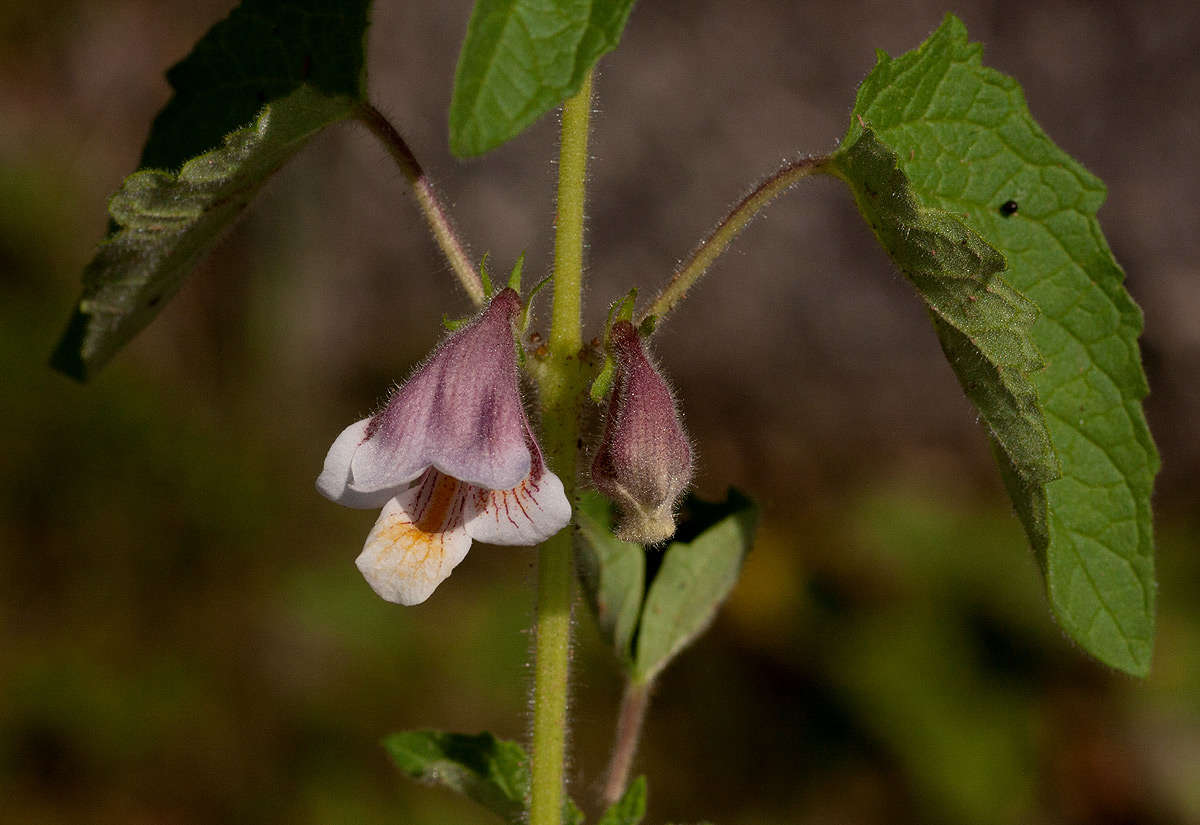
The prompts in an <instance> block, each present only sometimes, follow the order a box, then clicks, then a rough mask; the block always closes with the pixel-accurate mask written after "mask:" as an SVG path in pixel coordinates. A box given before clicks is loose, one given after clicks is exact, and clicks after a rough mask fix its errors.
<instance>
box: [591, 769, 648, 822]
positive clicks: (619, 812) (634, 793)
mask: <svg viewBox="0 0 1200 825" xmlns="http://www.w3.org/2000/svg"><path fill="white" fill-rule="evenodd" d="M645 815H646V777H644V776H639V777H638V778H637V779H635V780H633V782H631V783H630V785H629V787H628V788H626V789H625V793H624V794H622V795H621V798H620V799H618V800H617V802H616V804H614V805H613V806H612V807H611V808H609V809H608V810H607V811H605V812H604V816H602V817H600V822H599V823H598V825H639V823H640V822H641V821H642V818H643V817H644V816H645Z"/></svg>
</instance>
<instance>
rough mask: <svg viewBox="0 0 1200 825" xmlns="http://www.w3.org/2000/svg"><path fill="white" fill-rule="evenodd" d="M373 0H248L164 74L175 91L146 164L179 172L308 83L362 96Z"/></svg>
mask: <svg viewBox="0 0 1200 825" xmlns="http://www.w3.org/2000/svg"><path fill="white" fill-rule="evenodd" d="M369 7H370V2H369V0H243V2H242V3H241V4H240V5H239V6H238V7H237V8H235V9H234V10H233V12H232V13H230V15H229V17H227V18H226V19H224V20H222V21H221V22H220V23H217V24H216V25H215V26H213V27H212V28H211V29H209V30H208V33H206V34H205V35H204V37H203V38H201V39H200V41H199V42H198V43H196V46H195V47H194V48H193V49H192V52H191V54H189V55H188V56H187V57H185V58H184V59H183V60H182V61H180V62H179V63H177V64H175V65H174V66H172V67H171V69H170V70H169V71H168V72H167V81H168V82H169V83H170V84H171V88H172V89H174V90H175V94H174V96H173V97H172V98H171V99H170V100H169V101H167V105H166V107H165V108H163V110H162V111H161V112H160V113H159V114H158V117H156V118H155V120H154V126H153V127H152V128H151V129H150V136H149V137H148V138H147V140H146V147H145V149H143V150H142V160H141V163H140V164H138V167H139V168H141V169H169V170H176V169H179V168H180V167H181V166H182V165H183V164H184V163H185V162H186V161H188V160H189V159H191V158H194V157H196V156H197V155H199V154H201V153H203V152H207V151H208V150H210V149H216V148H218V147H219V146H220V145H221V142H222V139H223V138H224V137H225V136H226V135H227V134H229V133H230V132H232V131H234V130H235V129H240V128H242V127H244V126H246V125H247V124H249V123H253V122H254V120H255V119H256V118H257V116H258V114H259V111H260V110H261V109H262V107H263V106H264V105H266V104H267V103H270V102H271V101H273V100H279V99H281V98H285V97H287V96H288V95H290V94H291V93H292V92H294V91H296V90H297V89H299V88H300V87H301V86H302V85H306V86H308V87H310V88H312V89H314V90H316V91H318V92H321V93H323V94H324V95H326V96H328V97H334V98H348V99H351V100H363V99H365V96H366V94H365V90H366V62H365V55H364V49H365V46H366V43H365V38H366V32H367V10H368V8H369Z"/></svg>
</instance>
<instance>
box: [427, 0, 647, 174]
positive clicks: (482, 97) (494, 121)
mask: <svg viewBox="0 0 1200 825" xmlns="http://www.w3.org/2000/svg"><path fill="white" fill-rule="evenodd" d="M632 8H633V0H477V2H476V3H475V9H474V11H472V12H471V22H470V23H469V24H468V26H467V37H466V41H465V42H464V43H463V47H462V52H461V53H460V54H459V57H458V69H457V71H456V72H455V76H454V95H453V97H452V99H451V101H450V148H451V150H452V151H453V152H454V154H456V155H458V156H459V157H472V156H475V155H481V154H483V153H484V152H487V151H489V150H490V149H494V148H496V147H497V146H499V145H500V144H502V143H504V142H505V141H507V140H510V139H511V138H513V137H515V136H516V135H518V134H520V133H521V132H522V131H523V130H524V129H525V128H526V127H528V126H529V125H530V124H531V123H533V122H534V121H535V120H537V119H538V118H539V117H541V116H542V115H543V114H545V113H546V112H548V111H550V110H551V109H553V108H554V107H555V106H557V105H558V104H559V103H561V102H562V101H564V100H566V99H567V98H568V97H570V96H571V95H573V94H575V93H576V92H577V91H579V87H580V86H581V85H582V83H583V78H584V77H585V76H586V74H587V72H588V70H589V69H591V68H592V65H593V64H594V63H595V62H596V60H598V59H599V58H600V56H601V55H603V54H605V53H607V52H610V51H612V50H613V49H615V48H616V46H617V43H618V42H619V41H620V39H621V32H622V31H623V30H624V28H625V22H626V20H628V19H629V12H630V10H631V9H632Z"/></svg>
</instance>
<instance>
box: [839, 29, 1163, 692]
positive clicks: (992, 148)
mask: <svg viewBox="0 0 1200 825" xmlns="http://www.w3.org/2000/svg"><path fill="white" fill-rule="evenodd" d="M863 141H867V143H866V144H864V143H862V142H863ZM872 143H878V144H879V145H880V146H882V147H886V151H887V152H888V153H890V155H892V156H894V157H895V158H896V166H897V173H898V174H897V176H895V180H900V179H901V177H902V178H903V180H905V181H907V182H908V185H909V186H910V187H911V192H912V197H913V198H914V199H915V201H916V204H917V206H918V208H919V209H922V210H938V211H940V212H941V213H942V214H943V215H950V216H959V217H961V219H962V221H963V224H964V226H969V227H970V229H971V230H972V234H975V233H978V236H981V237H982V238H986V240H987V243H988V244H989V245H990V246H992V247H994V248H995V249H997V250H999V251H1000V252H1001V253H1003V255H1004V258H1005V259H1006V261H1007V264H1008V268H1007V269H1006V270H1005V272H1004V276H1003V280H1001V279H1000V278H998V277H996V276H994V275H993V276H992V277H991V278H990V279H988V276H987V269H988V268H985V269H983V270H980V271H979V272H977V273H973V274H972V278H970V279H968V282H970V281H974V280H978V279H980V278H983V279H984V280H985V281H986V283H987V284H988V286H989V291H990V292H997V291H998V295H997V297H998V298H1000V299H1001V301H1002V304H1003V305H1008V308H1006V307H1005V306H1003V305H999V306H997V309H1000V310H1002V311H1003V312H1010V313H1011V315H1012V318H1013V324H1012V330H1011V336H1010V343H1008V344H1007V345H1004V346H1005V347H1006V348H1007V349H1008V350H1009V351H1010V352H1011V353H1012V354H1013V355H1014V356H1015V357H1014V358H1012V359H1009V360H1008V363H1009V364H1010V365H1011V366H1009V367H1005V366H1004V364H1005V361H1003V360H1001V361H995V362H994V363H996V364H997V368H996V369H995V372H996V376H994V378H998V379H999V381H996V380H994V379H993V380H991V381H990V382H988V383H983V384H977V385H976V387H975V388H974V389H972V388H971V387H970V386H969V385H968V387H967V389H968V395H971V393H972V392H975V393H976V396H972V400H973V401H975V403H976V404H978V405H980V409H981V412H982V413H983V415H984V418H985V420H986V421H987V423H988V425H989V428H990V429H991V431H992V434H993V438H994V439H995V442H996V445H997V447H996V452H997V457H998V459H999V460H1000V465H1001V471H1002V476H1003V478H1004V481H1005V485H1006V486H1007V488H1008V490H1009V493H1010V495H1011V496H1012V498H1013V502H1014V505H1015V509H1016V511H1017V514H1018V515H1019V516H1020V518H1021V521H1022V523H1023V524H1024V526H1025V530H1026V533H1027V534H1028V536H1029V539H1030V542H1031V544H1032V545H1033V547H1034V550H1035V552H1036V553H1037V556H1038V559H1039V561H1040V563H1041V565H1042V569H1043V572H1044V573H1045V576H1046V584H1047V591H1048V593H1049V597H1050V603H1051V605H1052V607H1053V609H1054V612H1055V614H1056V615H1057V616H1058V619H1059V621H1060V622H1061V623H1062V626H1063V628H1064V629H1065V630H1066V631H1067V633H1069V634H1070V635H1071V637H1072V638H1074V639H1075V640H1076V641H1078V642H1079V643H1080V644H1081V645H1083V646H1084V648H1086V649H1087V650H1088V652H1090V653H1091V654H1092V655H1094V656H1095V657H1096V658H1098V659H1100V660H1101V661H1103V662H1106V663H1107V664H1109V665H1112V666H1113V667H1117V668H1120V669H1122V670H1125V671H1127V672H1129V673H1133V674H1136V675H1144V674H1145V673H1146V671H1147V669H1148V668H1149V666H1150V656H1151V651H1152V647H1153V637H1154V602H1155V583H1154V540H1153V529H1152V524H1151V514H1150V494H1151V490H1152V487H1153V482H1154V476H1155V474H1156V472H1157V471H1158V467H1159V459H1158V453H1157V450H1156V449H1155V447H1154V443H1153V441H1152V440H1151V437H1150V432H1149V429H1148V428H1147V426H1146V421H1145V416H1144V414H1143V411H1142V405H1141V402H1142V399H1143V398H1144V397H1145V395H1146V392H1147V385H1146V378H1145V374H1144V373H1143V371H1142V365H1141V359H1140V357H1139V352H1138V344H1137V339H1138V335H1139V334H1140V333H1141V330H1142V314H1141V311H1140V310H1139V309H1138V307H1137V305H1136V304H1135V303H1134V302H1133V300H1132V299H1131V298H1130V296H1129V294H1128V293H1127V292H1126V291H1125V288H1124V287H1123V285H1122V281H1123V280H1124V273H1122V271H1121V268H1120V267H1119V266H1118V265H1117V263H1116V261H1115V260H1114V259H1113V256H1112V253H1111V251H1110V250H1109V248H1108V244H1107V243H1106V241H1105V239H1104V235H1103V233H1102V232H1101V230H1100V225H1099V223H1098V222H1097V220H1096V210H1097V209H1098V208H1099V207H1100V204H1101V203H1102V202H1103V200H1104V195H1105V189H1104V186H1103V184H1102V183H1101V182H1100V181H1099V180H1097V179H1096V178H1095V177H1093V176H1092V175H1091V174H1089V173H1088V172H1087V170H1085V169H1084V168H1083V167H1082V166H1081V165H1080V164H1079V163H1077V162H1076V161H1075V160H1073V159H1072V158H1071V157H1070V156H1069V155H1067V154H1066V153H1065V152H1063V151H1062V150H1061V149H1059V148H1058V147H1057V146H1055V145H1054V143H1053V142H1052V141H1051V140H1050V138H1049V137H1047V136H1046V134H1045V133H1044V132H1043V131H1042V130H1041V128H1040V127H1039V126H1038V125H1037V123H1036V122H1034V120H1033V117H1032V115H1031V114H1030V112H1029V109H1028V107H1027V106H1026V103H1025V99H1024V95H1023V93H1022V91H1021V88H1020V86H1019V84H1018V83H1017V82H1016V81H1015V80H1013V79H1012V78H1010V77H1006V76H1005V75H1002V74H1000V73H998V72H996V71H994V70H992V69H987V68H984V67H983V65H982V63H981V58H980V47H979V45H978V44H973V43H970V42H969V41H968V40H967V33H966V29H965V27H964V26H963V24H962V23H961V22H960V21H959V20H957V19H956V18H954V17H953V16H947V18H946V20H945V22H944V23H943V24H942V26H941V27H940V28H939V29H938V30H937V31H936V32H934V34H933V35H932V36H930V38H929V39H928V40H927V41H926V42H925V43H924V44H922V45H921V46H920V47H919V48H917V49H915V50H914V51H912V52H909V53H907V54H905V55H903V56H901V57H899V58H896V59H892V58H890V57H888V56H887V55H886V54H882V53H880V55H879V59H878V62H877V64H876V66H875V68H874V70H873V71H872V72H871V74H870V75H869V76H868V77H867V79H866V80H865V81H864V82H863V84H862V87H861V88H860V89H859V93H858V98H857V101H856V103H855V106H854V116H853V117H852V119H851V125H850V131H849V134H848V135H847V137H846V140H845V141H844V146H845V147H847V148H846V149H845V150H843V154H842V155H841V157H842V159H843V165H844V161H846V160H848V159H849V158H850V157H851V156H852V155H853V153H854V152H856V151H859V147H862V148H866V147H868V146H870V145H871V144H872ZM877 194H878V195H879V196H880V197H888V196H890V194H891V193H890V192H887V191H881V192H877ZM864 196H865V197H866V199H867V200H866V201H864ZM856 198H857V200H858V201H859V204H860V207H864V208H863V211H864V214H866V215H868V218H870V216H871V214H873V211H877V210H875V208H873V207H869V206H865V204H869V203H870V202H871V199H872V196H871V195H870V194H869V193H865V190H863V191H862V192H858V191H856ZM876 232H877V233H880V229H879V228H878V227H877V228H876ZM965 237H967V239H968V246H969V245H970V236H965ZM881 240H884V245H885V246H888V241H887V240H886V239H885V238H884V236H883V234H882V233H881ZM930 249H931V255H932V253H933V252H936V254H937V255H942V254H943V253H945V252H950V251H951V250H948V249H944V248H943V247H941V246H931V247H930ZM900 265H901V267H902V268H905V267H906V266H907V264H906V263H903V262H901V263H900ZM906 271H907V270H906ZM943 280H944V281H949V280H950V278H943ZM999 284H1003V286H1002V287H1001V286H998V285H999ZM918 288H921V285H918ZM939 288H940V289H942V290H944V291H946V296H945V297H946V298H952V296H953V294H954V293H953V292H952V290H954V289H958V290H961V289H962V287H961V286H959V285H957V284H940V285H939ZM1018 293H1019V294H1018ZM972 294H973V295H974V297H975V298H976V299H977V301H976V302H974V304H972V306H971V307H968V308H967V309H970V310H972V311H975V312H981V311H982V310H981V309H980V308H978V307H977V306H976V305H977V304H978V303H979V302H980V301H981V300H983V296H982V295H979V294H975V293H972ZM1021 296H1023V299H1025V300H1028V301H1031V302H1032V303H1033V304H1034V305H1036V308H1037V317H1036V319H1035V320H1034V321H1033V323H1032V326H1031V327H1030V329H1029V337H1030V340H1032V342H1033V344H1034V346H1035V347H1036V352H1037V355H1039V356H1040V358H1041V360H1042V362H1043V363H1044V365H1045V366H1044V368H1042V369H1041V370H1039V371H1033V372H1029V378H1030V379H1031V380H1032V384H1033V387H1034V390H1035V392H1036V400H1037V406H1038V408H1039V409H1040V413H1041V416H1042V417H1044V419H1045V424H1046V431H1047V432H1048V434H1049V438H1050V445H1051V447H1052V449H1053V452H1054V456H1055V458H1056V459H1057V461H1058V466H1059V473H1060V474H1059V475H1057V477H1055V476H1049V475H1048V474H1047V472H1046V470H1047V469H1048V468H1049V466H1050V465H1049V463H1048V462H1047V461H1043V460H1040V459H1039V456H1041V455H1042V454H1043V452H1042V450H1041V446H1040V437H1037V438H1034V437H1033V433H1034V431H1035V429H1036V427H1034V426H1033V425H1034V423H1035V422H1034V420H1033V418H1031V417H1030V416H1029V415H1028V414H1026V411H1025V409H1024V407H1023V405H1024V404H1025V403H1026V402H1025V399H1026V395H1025V392H1024V390H1023V388H1022V386H1021V384H1022V383H1023V382H1021V381H1016V382H1015V383H1014V381H1013V378H1014V368H1015V371H1016V372H1020V371H1021V365H1022V364H1025V365H1028V364H1031V363H1032V362H1031V360H1030V358H1029V357H1028V356H1029V354H1028V353H1026V352H1025V343H1024V341H1022V340H1021V335H1020V332H1019V330H1020V328H1021V327H1022V326H1023V324H1024V323H1025V318H1026V313H1025V311H1024V310H1023V309H1022V306H1023V303H1024V301H1023V299H1022V297H1021ZM987 300H989V301H993V302H994V301H995V298H992V297H989V298H988V299H987ZM934 315H935V324H936V325H937V326H938V334H939V337H940V338H941V340H942V345H943V348H944V349H945V350H946V352H947V355H948V356H949V357H950V359H951V363H952V364H954V366H955V369H956V370H957V371H958V372H959V374H960V377H962V376H963V375H964V374H966V375H984V374H986V373H987V370H988V365H989V364H991V363H993V360H994V359H993V360H989V359H987V358H985V357H982V356H984V355H985V345H986V340H985V339H984V338H982V337H981V336H979V335H975V334H973V333H972V332H971V331H970V330H969V329H967V328H965V327H962V326H960V325H958V324H956V323H954V322H953V321H951V320H948V319H947V318H946V317H945V315H944V314H943V313H939V312H938V311H937V310H934ZM972 339H974V340H972ZM998 340H999V343H1001V344H1003V340H1002V339H998ZM968 380H972V379H968ZM981 394H982V397H977V396H980V395H981ZM997 404H998V406H997ZM988 408H993V409H994V410H998V412H999V414H997V412H996V411H993V412H987V411H986V410H987V409H988ZM1001 425H1003V426H1002V427H1001ZM1013 425H1016V426H1017V431H1025V432H1026V436H1025V437H1023V438H1022V439H1014V438H1012V437H1011V436H999V435H997V433H998V432H1000V431H1001V429H1004V430H1010V429H1011V427H1012V426H1013Z"/></svg>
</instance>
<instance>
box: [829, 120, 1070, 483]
mask: <svg viewBox="0 0 1200 825" xmlns="http://www.w3.org/2000/svg"><path fill="white" fill-rule="evenodd" d="M898 163H899V158H898V157H897V156H896V153H895V152H893V151H892V150H891V149H890V148H888V147H887V146H885V145H884V144H882V143H880V142H879V141H878V140H877V139H876V136H875V133H874V132H872V131H871V129H869V128H864V129H862V130H861V132H860V134H859V135H858V138H857V139H856V140H855V141H854V142H853V143H848V144H846V145H845V146H844V147H843V148H842V149H841V150H839V151H838V152H837V154H836V155H834V164H835V169H836V170H837V173H838V174H839V176H840V177H842V178H843V179H844V180H845V181H846V182H847V183H848V184H849V185H850V188H851V191H852V192H853V193H854V197H855V200H856V201H857V203H858V208H859V211H861V212H862V214H863V217H864V218H866V219H867V222H868V223H869V224H870V225H871V228H872V229H873V230H874V231H875V235H876V237H878V238H879V241H880V243H882V244H883V247H884V249H886V250H887V252H888V254H889V255H890V256H891V257H892V260H893V261H894V262H895V264H896V266H897V267H899V269H900V271H901V272H903V273H904V274H905V276H906V277H907V278H908V280H909V281H910V282H911V283H912V284H913V286H915V287H916V289H917V292H918V294H919V295H920V296H921V298H922V299H923V300H924V301H925V303H926V305H927V306H928V308H929V313H930V316H931V317H932V318H933V324H934V328H935V329H936V331H937V334H938V338H939V340H940V341H941V343H942V349H943V350H944V351H945V353H946V357H947V358H948V359H949V360H950V365H951V366H952V367H953V368H954V371H955V373H956V374H957V375H958V380H959V383H961V384H962V386H963V389H964V390H965V391H966V393H967V396H968V397H969V398H970V399H971V401H973V402H974V403H975V406H976V407H977V408H978V409H979V413H980V415H981V416H982V417H983V420H984V421H985V422H986V423H987V425H988V429H989V431H990V432H991V435H992V438H994V439H995V440H996V442H997V443H998V444H999V446H1000V448H1001V449H1002V450H1003V452H1004V454H1005V455H1006V456H1007V457H1008V459H1009V461H1010V462H1011V464H1012V467H1013V468H1014V470H1015V472H1016V473H1017V475H1018V476H1019V477H1020V478H1021V479H1022V480H1023V481H1025V482H1027V483H1030V484H1041V483H1045V482H1047V481H1051V480H1053V479H1055V478H1058V476H1059V468H1058V459H1057V458H1056V457H1055V455H1054V450H1053V448H1052V447H1051V446H1050V434H1049V432H1048V431H1047V429H1046V420H1045V418H1044V417H1043V415H1042V410H1041V408H1040V406H1039V405H1038V397H1037V391H1036V390H1035V389H1034V386H1033V380H1032V375H1033V373H1035V372H1037V371H1038V370H1040V369H1042V367H1043V366H1044V365H1043V363H1042V359H1041V357H1040V356H1039V355H1038V352H1037V349H1036V348H1035V347H1034V345H1033V342H1032V340H1031V339H1030V331H1031V328H1032V327H1033V323H1034V321H1035V320H1036V318H1037V308H1036V307H1035V306H1034V305H1033V304H1032V303H1031V302H1030V301H1029V300H1028V299H1026V298H1025V297H1024V296H1023V295H1021V294H1020V293H1018V292H1017V291H1016V290H1014V289H1013V288H1012V287H1011V286H1009V285H1008V284H1007V283H1006V282H1005V281H1004V279H1003V278H1002V277H1000V275H999V274H998V273H1000V272H1001V271H1002V270H1003V269H1004V268H1005V263H1004V256H1003V255H1002V254H1001V253H1000V252H999V251H997V250H996V249H995V248H994V247H992V246H991V245H990V244H988V242H987V241H985V240H984V239H983V238H982V237H980V236H979V234H978V233H976V232H974V231H973V230H971V229H970V228H969V227H967V226H966V225H965V224H963V222H962V221H961V220H959V219H958V218H957V217H955V216H954V215H952V214H950V213H948V212H944V211H942V210H939V209H927V208H925V207H923V206H921V205H920V203H918V201H917V198H916V196H915V194H914V192H913V189H912V187H911V186H910V184H909V180H908V178H907V176H906V175H905V174H904V172H902V171H901V170H900V168H899V166H898Z"/></svg>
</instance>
